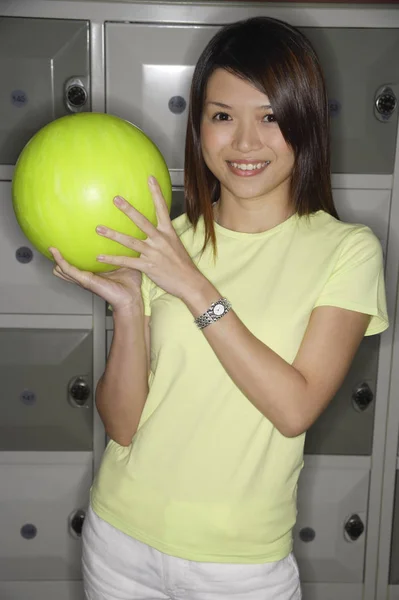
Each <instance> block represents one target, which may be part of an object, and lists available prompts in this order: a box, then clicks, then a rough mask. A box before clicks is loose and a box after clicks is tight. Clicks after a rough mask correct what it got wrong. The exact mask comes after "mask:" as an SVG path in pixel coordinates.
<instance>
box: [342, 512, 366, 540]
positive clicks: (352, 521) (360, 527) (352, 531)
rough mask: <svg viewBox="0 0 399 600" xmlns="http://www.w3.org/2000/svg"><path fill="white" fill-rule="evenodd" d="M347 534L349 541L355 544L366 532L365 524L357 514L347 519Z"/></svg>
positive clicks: (345, 527)
mask: <svg viewBox="0 0 399 600" xmlns="http://www.w3.org/2000/svg"><path fill="white" fill-rule="evenodd" d="M344 529H345V534H346V536H345V537H347V538H349V541H351V542H355V541H356V540H358V539H359V538H360V536H361V535H362V534H363V532H364V523H363V521H362V520H361V518H360V517H359V515H357V514H353V515H351V516H350V517H349V519H347V521H346V523H345V526H344Z"/></svg>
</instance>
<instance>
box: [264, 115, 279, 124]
mask: <svg viewBox="0 0 399 600" xmlns="http://www.w3.org/2000/svg"><path fill="white" fill-rule="evenodd" d="M263 121H264V123H275V122H276V117H275V115H273V114H268V115H265V116H264V117H263Z"/></svg>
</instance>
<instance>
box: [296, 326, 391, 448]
mask: <svg viewBox="0 0 399 600" xmlns="http://www.w3.org/2000/svg"><path fill="white" fill-rule="evenodd" d="M379 346H380V338H379V336H376V335H374V336H370V337H366V338H364V340H363V341H362V343H361V345H360V348H359V350H358V352H357V354H356V356H355V359H354V361H353V363H352V366H351V368H350V370H349V373H348V375H347V376H346V378H345V381H344V383H343V385H342V386H341V388H340V390H339V391H338V393H337V394H336V396H335V398H333V400H332V401H331V402H330V404H329V405H328V407H327V409H326V410H325V411H324V413H322V415H321V416H320V417H319V418H318V420H317V421H316V423H314V425H313V426H312V427H311V428H310V429H309V431H308V432H307V435H306V441H305V453H306V454H329V455H354V456H370V455H371V453H372V449H373V430H374V413H375V401H376V386H377V369H378V353H379Z"/></svg>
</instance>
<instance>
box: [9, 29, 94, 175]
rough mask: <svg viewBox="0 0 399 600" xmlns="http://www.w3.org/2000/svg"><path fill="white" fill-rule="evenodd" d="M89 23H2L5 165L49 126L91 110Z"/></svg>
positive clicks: (11, 162)
mask: <svg viewBox="0 0 399 600" xmlns="http://www.w3.org/2000/svg"><path fill="white" fill-rule="evenodd" d="M89 69H90V66H89V24H88V22H87V21H74V20H64V19H30V18H19V17H16V18H12V17H3V18H0V76H1V89H0V114H1V116H2V118H1V124H0V164H14V163H15V162H16V159H17V158H18V155H19V153H20V152H21V150H22V148H23V147H24V146H25V144H26V143H27V142H28V140H29V139H30V138H31V137H32V135H33V134H34V133H36V131H38V130H39V129H40V128H41V127H43V126H44V125H46V124H47V123H48V122H49V121H52V120H53V119H57V118H58V117H61V116H63V115H66V114H68V113H73V112H78V111H81V110H83V111H88V110H90V71H89Z"/></svg>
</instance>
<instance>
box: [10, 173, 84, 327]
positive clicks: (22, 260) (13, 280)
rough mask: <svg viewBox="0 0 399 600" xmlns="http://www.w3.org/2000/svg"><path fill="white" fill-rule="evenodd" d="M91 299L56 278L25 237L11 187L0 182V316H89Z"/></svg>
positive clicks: (51, 269) (45, 261)
mask: <svg viewBox="0 0 399 600" xmlns="http://www.w3.org/2000/svg"><path fill="white" fill-rule="evenodd" d="M92 312H93V308H92V295H91V294H90V293H89V292H87V291H86V290H83V289H82V288H80V287H78V286H76V285H72V284H69V283H66V282H65V281H61V280H60V279H58V278H56V277H55V276H54V275H53V264H52V263H51V262H50V261H49V260H48V259H47V258H45V257H44V256H42V255H41V254H39V252H37V251H36V250H35V248H33V246H32V244H31V243H30V242H29V241H28V240H27V238H26V237H25V235H24V234H23V233H22V231H21V229H20V227H19V225H18V223H17V220H16V218H15V214H14V210H13V207H12V201H11V184H10V182H8V181H0V313H6V314H50V315H53V314H61V315H90V314H91V313H92Z"/></svg>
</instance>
